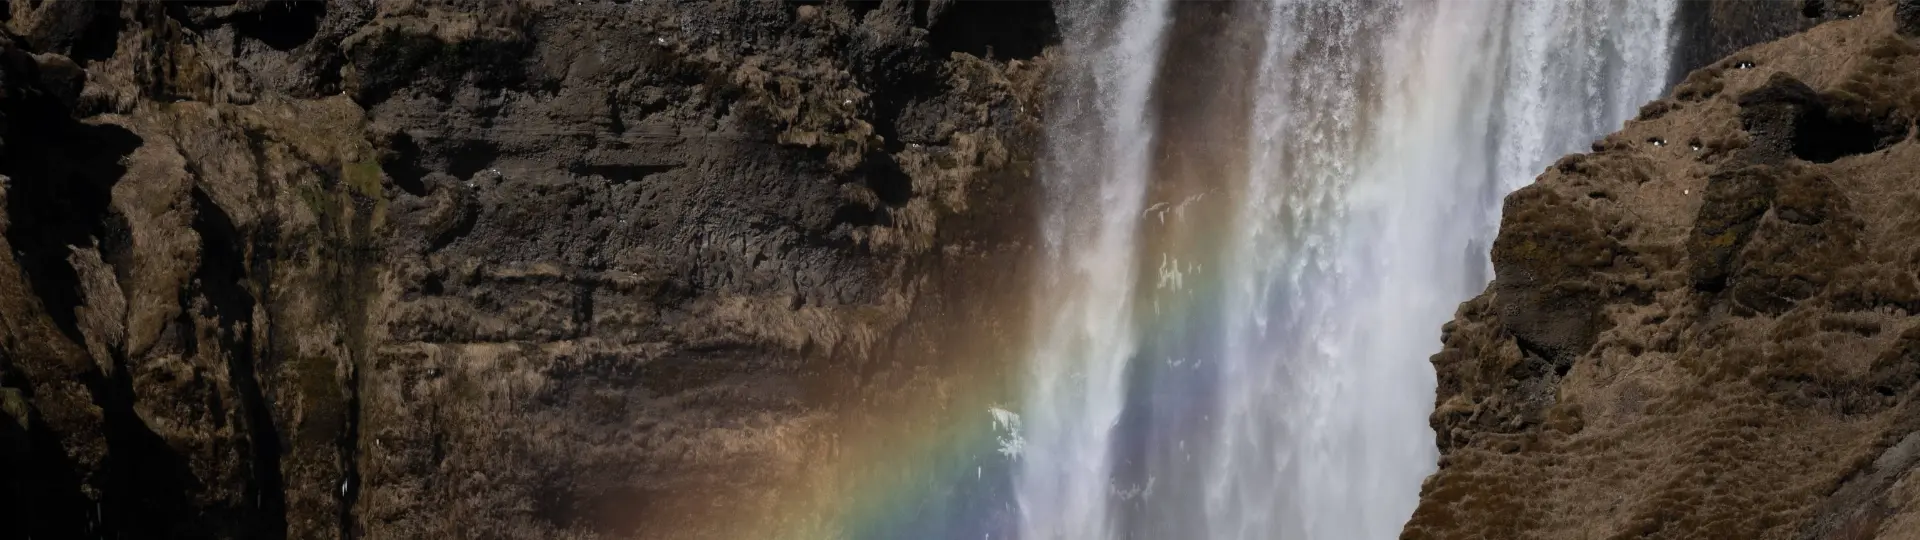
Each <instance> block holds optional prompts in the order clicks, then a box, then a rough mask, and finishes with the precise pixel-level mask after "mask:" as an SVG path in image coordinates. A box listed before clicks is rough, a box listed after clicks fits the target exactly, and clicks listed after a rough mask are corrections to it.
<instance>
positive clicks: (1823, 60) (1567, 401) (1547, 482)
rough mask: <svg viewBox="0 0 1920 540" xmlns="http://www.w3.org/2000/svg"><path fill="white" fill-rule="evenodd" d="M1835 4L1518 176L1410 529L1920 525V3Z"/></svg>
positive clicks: (1546, 533) (1468, 311) (1464, 323)
mask: <svg viewBox="0 0 1920 540" xmlns="http://www.w3.org/2000/svg"><path fill="white" fill-rule="evenodd" d="M1753 4H1756V5H1758V4H1763V3H1753ZM1764 4H1772V3H1764ZM1841 4H1842V3H1840V2H1808V3H1806V5H1807V6H1810V7H1808V8H1807V9H1808V10H1813V9H1815V7H1818V8H1819V9H1822V10H1827V11H1823V12H1822V13H1825V14H1833V13H1839V14H1840V16H1838V17H1827V18H1825V19H1824V20H1825V22H1823V23H1821V24H1819V25H1818V26H1815V27H1813V28H1811V29H1809V30H1807V31H1805V32H1802V33H1799V34H1795V35H1792V36H1789V37H1786V38H1783V39H1780V40H1779V41H1775V42H1771V43H1766V44H1761V45H1757V46H1753V47H1749V48H1746V49H1743V50H1740V51H1738V52H1735V53H1733V54H1732V55H1730V56H1728V57H1726V58H1724V59H1722V60H1720V61H1718V62H1715V63H1713V64H1712V65H1709V66H1706V67H1703V68H1701V69H1698V70H1695V71H1693V72H1692V73H1691V74H1690V75H1688V76H1687V77H1686V78H1685V80H1684V81H1683V82H1681V83H1680V84H1679V85H1678V86H1677V87H1676V88H1675V89H1674V90H1673V92H1672V93H1671V94H1670V95H1669V96H1668V97H1667V98H1665V99H1662V100H1659V101H1656V102H1654V103H1651V104H1649V105H1647V106H1646V107H1645V108H1643V109H1642V110H1641V114H1640V116H1639V118H1637V119H1635V120H1632V121H1629V122H1628V123H1627V125H1626V126H1625V128H1624V129H1622V130H1621V131H1620V132H1618V133H1615V134H1613V135H1611V136H1608V137H1607V138H1605V139H1604V140H1602V141H1599V142H1597V143H1595V144H1594V146H1593V151H1592V152H1591V153H1586V154H1579V155H1572V156H1567V157H1565V158H1563V159H1561V160H1559V161H1558V162H1557V163H1555V164H1554V165H1553V166H1552V167H1551V168H1549V169H1548V170H1547V171H1546V172H1545V173H1544V174H1542V175H1541V176H1540V177H1539V178H1538V179H1537V180H1536V181H1535V183H1534V184H1533V185H1530V186H1528V187H1526V188H1523V189H1521V190H1519V191H1517V192H1515V193H1514V194H1512V195H1510V196H1509V197H1508V198H1507V201H1506V208H1505V213H1504V216H1503V219H1502V223H1501V233H1500V236H1499V240H1498V241H1497V242H1496V244H1495V246H1494V248H1493V260H1494V265H1495V269H1496V274H1497V277H1496V279H1495V280H1494V282H1493V284H1492V285H1491V286H1490V287H1489V288H1488V290H1487V291H1486V292H1485V293H1484V294H1482V295H1481V296H1479V297H1478V298H1475V299H1473V300H1471V301H1468V302H1466V303H1465V304H1463V305H1462V306H1461V307H1460V310H1459V312H1458V314H1457V315H1456V319H1455V320H1454V321H1453V322H1452V323H1449V324H1448V325H1447V327H1446V328H1445V330H1444V334H1443V337H1442V341H1443V343H1444V349H1443V350H1442V352H1440V353H1439V354H1436V355H1434V356H1433V359H1432V360H1433V365H1434V368H1435V369H1436V370H1437V372H1438V375H1439V382H1440V388H1439V392H1438V403H1437V409H1436V411H1435V412H1434V414H1433V416H1432V424H1433V427H1434V429H1435V430H1436V432H1437V434H1438V437H1439V440H1438V443H1439V446H1440V448H1441V451H1442V462H1441V468H1440V471H1439V472H1438V473H1437V474H1435V475H1434V476H1433V477H1432V478H1430V479H1429V480H1428V481H1427V483H1426V485H1425V487H1424V488H1423V493H1422V498H1421V504H1420V507H1419V509H1418V510H1417V511H1416V512H1415V514H1414V516H1413V518H1412V520H1411V521H1410V523H1409V524H1408V526H1407V528H1406V530H1405V533H1404V534H1403V536H1402V537H1403V538H1409V539H1429V538H1433V539H1438V538H1460V539H1467V538H1781V539H1855V538H1887V539H1894V538H1920V474H1916V473H1915V471H1916V470H1920V468H1916V464H1920V453H1916V448H1920V384H1917V383H1920V354H1917V352H1920V348H1916V343H1920V275H1916V273H1917V272H1920V213H1916V212H1915V210H1914V209H1915V208H1916V207H1920V182H1916V181H1915V176H1914V174H1915V171H1916V170H1920V141H1916V140H1915V138H1914V120H1915V119H1916V118H1920V37H1916V36H1915V34H1914V32H1913V31H1912V30H1911V28H1914V27H1915V25H1916V23H1920V9H1917V8H1916V7H1915V3H1913V2H1907V1H1900V2H1878V3H1875V2H1861V3H1859V4H1857V5H1856V4H1846V5H1845V6H1841ZM1841 7H1845V9H1846V10H1848V11H1844V12H1837V11H1833V10H1836V9H1840V8H1841Z"/></svg>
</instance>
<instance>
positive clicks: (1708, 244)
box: [1687, 166, 1779, 292]
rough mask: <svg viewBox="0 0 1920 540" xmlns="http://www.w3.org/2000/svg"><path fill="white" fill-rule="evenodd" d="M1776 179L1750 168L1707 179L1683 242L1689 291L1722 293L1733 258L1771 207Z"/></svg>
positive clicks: (1768, 169)
mask: <svg viewBox="0 0 1920 540" xmlns="http://www.w3.org/2000/svg"><path fill="white" fill-rule="evenodd" d="M1778 176H1779V173H1778V171H1777V170H1776V169H1775V168H1773V167H1767V166H1755V167H1746V168H1742V169H1738V170H1733V171H1723V172H1719V173H1715V174H1713V175H1712V176H1710V177H1708V178H1707V188H1706V193H1705V194H1704V196H1703V197H1702V199H1701V201H1700V210H1699V213H1698V214H1696V217H1695V218H1694V223H1693V232H1692V233H1691V234H1689V235H1688V237H1687V257H1688V260H1689V261H1691V264H1692V266H1691V268H1690V269H1689V273H1690V275H1691V277H1692V280H1693V286H1694V288H1696V289H1699V290H1702V291H1707V292H1718V291H1720V290H1721V289H1724V288H1726V284H1727V279H1728V277H1729V276H1730V275H1731V274H1732V272H1733V261H1734V257H1735V256H1736V255H1738V254H1739V253H1740V249H1741V248H1744V247H1746V244H1747V241H1748V240H1749V239H1750V238H1751V237H1752V235H1753V231H1754V229H1755V228H1758V227H1759V226H1760V218H1761V217H1762V216H1764V215H1766V212H1767V209H1769V208H1772V207H1773V201H1774V197H1775V192H1776V185H1777V183H1778Z"/></svg>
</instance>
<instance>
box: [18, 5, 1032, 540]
mask: <svg viewBox="0 0 1920 540" xmlns="http://www.w3.org/2000/svg"><path fill="white" fill-rule="evenodd" d="M4 7H5V10H4V11H0V18H4V19H5V28H4V31H5V33H6V36H5V38H6V39H5V40H0V42H4V43H0V113H4V115H5V122H4V128H5V133H4V150H0V152H3V153H0V175H3V176H4V181H3V182H0V185H3V186H4V190H0V193H4V200H5V206H4V208H5V213H4V216H5V219H3V220H0V229H4V237H3V238H4V243H5V249H4V251H5V252H8V253H11V254H12V257H10V258H5V259H0V410H4V411H5V413H6V414H5V415H4V417H0V420H5V421H0V509H5V512H4V514H5V515H6V516H7V518H6V519H5V520H4V521H5V522H6V524H5V525H4V526H0V527H4V528H5V529H7V531H8V532H7V534H6V535H5V536H7V537H9V538H12V537H19V536H15V535H16V534H19V533H24V535H23V536H26V537H32V538H81V537H86V538H94V537H113V538H123V537H184V538H361V537H364V538H557V537H565V538H589V537H676V538H691V537H732V536H729V535H728V533H726V532H724V531H722V530H720V529H717V528H715V527H718V526H719V525H722V524H727V523H729V522H737V521H738V518H737V517H735V516H740V515H753V514H755V513H756V512H766V511H767V510H766V509H767V508H769V507H771V506H772V505H774V504H775V503H777V502H779V501H778V500H777V499H779V498H780V497H781V496H782V493H780V492H779V491H778V490H771V489H768V486H774V485H781V484H782V483H784V482H786V481H787V480H788V479H789V478H792V477H796V476H800V475H802V474H803V473H804V472H806V468H807V465H808V461H809V459H810V458H811V457H816V456H820V455H826V454H829V453H831V452H833V451H834V448H835V445H836V444H837V441H838V440H839V438H840V436H841V434H842V433H843V432H846V431H847V430H850V429H854V426H858V425H860V420H859V419H860V418H861V417H862V415H863V414H867V411H871V410H877V409H884V408H886V407H888V406H890V405H891V404H895V403H897V402H898V401H900V400H904V399H908V398H912V399H916V400H923V401H924V400H927V399H932V398H928V397H926V396H929V395H933V394H934V392H933V391H932V388H933V386H934V385H936V384H940V383H941V382H942V381H941V378H940V376H939V375H938V369H937V366H940V365H943V363H944V362H946V361H947V359H948V358H949V356H950V355H957V354H963V353H977V352H980V351H979V349H980V348H989V347H992V346H993V344H994V343H995V342H996V340H1007V339H1012V338H1011V337H1010V336H1005V335H1001V336H1000V337H997V338H996V337H994V335H995V334H993V332H994V331H991V329H990V327H991V326H993V325H994V324H995V323H994V321H995V317H1002V316H1005V314H1002V313H998V312H995V313H987V312H985V311H984V308H983V307H982V306H984V305H986V304H985V302H987V300H988V299H991V298H994V297H995V296H996V294H995V293H994V291H997V290H1006V289H1008V288H1010V287H1012V286H1013V285H1015V284H1019V283H1023V281H1022V280H1021V279H1020V272H1021V271H1020V267H1021V261H1023V260H1024V259H1025V257H1024V256H1021V255H1020V254H1021V253H1022V252H1023V251H1024V250H1025V249H1026V248H1025V244H1024V235H1026V234H1027V232H1028V230H1029V229H1031V227H1030V226H1027V225H1025V223H1027V220H1029V219H1030V218H1029V213H1030V212H1029V210H1028V208H1027V206H1028V205H1029V201H1030V199H1031V198H1032V197H1031V196H1030V195H1029V194H1028V190H1029V187H1030V186H1031V185H1032V182H1031V176H1032V173H1031V170H1032V161H1033V159H1034V156H1033V149H1034V148H1036V147H1037V146H1038V145H1037V144H1036V143H1035V138H1036V137H1037V133H1038V131H1039V129H1040V124H1039V122H1040V120H1039V119H1040V117H1041V113H1042V110H1043V107H1044V104H1043V103H1041V101H1040V99H1041V97H1042V94H1043V93H1042V92H1041V82H1040V81H1041V80H1042V79H1043V78H1044V76H1045V73H1046V66H1047V65H1048V60H1047V57H1046V55H1045V52H1044V47H1045V46H1046V45H1047V44H1048V43H1050V42H1051V41H1052V40H1053V37H1052V33H1053V32H1054V29H1053V21H1052V14H1051V11H1050V9H1049V6H1048V5H1047V4H1045V3H1023V4H1019V5H1018V6H1017V7H1014V8H1012V9H1015V10H1018V11H1021V13H1018V15H1019V18H1018V20H1019V21H1022V22H1021V23H1020V24H1014V25H1006V24H999V23H994V22H993V21H995V20H998V19H996V18H995V17H996V16H997V15H998V12H996V13H986V12H983V11H982V10H981V9H980V7H979V6H978V5H976V4H971V3H969V4H960V3H953V2H899V1H886V2H861V3H851V4H850V3H843V2H827V3H812V2H796V3H779V2H734V1H723V0H715V1H688V2H652V1H648V2H641V1H632V2H629V1H598V2H571V1H568V2H556V1H535V0H530V1H515V2H495V1H484V2H483V1H461V0H448V1H432V0H421V1H399V2H377V3H376V2H361V1H340V2H277V1H273V2H270V1H257V0H241V1H215V2H43V1H39V0H15V1H13V2H10V3H8V4H6V5H4ZM960 291H965V292H967V293H968V294H960V293H959V292H960ZM956 321H964V322H966V324H960V323H958V322H956ZM983 328H985V329H988V330H982V329H983ZM963 334H964V335H966V336H968V337H969V339H967V340H961V339H959V338H957V337H955V336H958V335H963ZM1002 334H1004V332H1002ZM953 342H963V343H967V345H947V346H940V345H938V344H940V343H953ZM976 343H977V345H975V344H976ZM970 412H974V413H977V411H970ZM786 496H787V497H792V496H793V495H792V494H790V493H789V494H786Z"/></svg>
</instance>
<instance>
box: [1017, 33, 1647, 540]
mask: <svg viewBox="0 0 1920 540" xmlns="http://www.w3.org/2000/svg"><path fill="white" fill-rule="evenodd" d="M1676 2H1677V0H1656V1H1649V2H1626V1H1590V2H1565V1H1559V0H1536V1H1526V0H1521V1H1514V2H1493V1H1458V2H1441V1H1433V0H1404V1H1402V2H1398V3H1390V2H1368V1H1358V0H1353V1H1346V0H1337V1H1336V0H1322V1H1298V2H1288V1H1281V2H1275V3H1269V4H1256V3H1169V2H1167V1H1165V0H1127V1H1125V2H1117V1H1116V2H1101V1H1079V2H1065V3H1062V4H1061V5H1060V8H1059V10H1060V17H1061V19H1062V29H1063V40H1064V48H1065V53H1066V54H1065V55H1064V63H1063V64H1062V65H1059V66H1057V67H1056V70H1057V71H1056V75H1055V77H1056V79H1055V80H1056V92H1057V93H1056V96H1055V101H1054V108H1052V109H1050V110H1049V115H1050V116H1049V122H1050V125H1049V126H1048V139H1049V140H1048V143H1047V144H1048V146H1047V148H1046V152H1047V162H1046V164H1045V166H1044V167H1043V169H1042V171H1041V174H1042V176H1043V179H1044V181H1045V183H1046V187H1047V190H1046V193H1047V197H1048V200H1047V205H1046V210H1045V211H1046V216H1045V219H1044V220H1043V231H1042V232H1043V238H1044V239H1045V246H1044V247H1045V249H1044V250H1042V251H1043V255H1042V256H1043V257H1045V260H1044V261H1042V264H1041V267H1042V268H1043V269H1044V272H1043V273H1044V274H1045V275H1044V276H1043V277H1042V278H1041V279H1043V280H1044V281H1043V282H1041V283H1040V284H1039V286H1038V287H1036V290H1037V291H1038V293H1037V294H1036V295H1035V298H1034V301H1035V306H1034V307H1035V312H1036V313H1037V315H1036V317H1035V324H1036V325H1037V326H1036V328H1035V334H1036V336H1037V337H1036V342H1035V344H1034V345H1033V347H1032V349H1031V351H1030V354H1029V357H1028V360H1027V362H1028V364H1027V368H1028V372H1027V377H1028V378H1027V380H1026V381H1025V389H1024V391H1025V396H1024V399H1023V401H1022V402H1021V403H1019V404H1018V406H1017V408H1018V409H1019V410H1018V411H1017V412H1018V413H1020V414H1021V415H1022V416H1023V418H1024V419H1025V422H1024V423H1023V424H1022V428H1021V433H1020V436H1021V438H1022V439H1023V441H1022V442H1023V445H1022V446H1021V450H1022V453H1021V455H1020V457H1019V460H1018V463H1017V464H1016V470H1015V471H1014V477H1015V482H1014V490H1015V492H1016V493H1015V498H1016V499H1017V502H1018V505H1019V509H1020V515H1021V523H1020V526H1019V527H1018V528H1019V531H1020V533H1021V535H1022V536H1023V537H1024V538H1027V539H1029V540H1054V539H1063V540H1083V539H1120V538H1137V539H1157V538H1213V539H1271V538H1282V539H1295V538H1298V539H1334V540H1348V539H1377V538H1393V537H1396V536H1398V534H1399V530H1400V527H1401V526H1402V524H1403V523H1404V522H1405V521H1406V519H1407V517H1408V516H1409V515H1410V514H1411V513H1412V511H1413V508H1414V506H1415V505H1416V503H1417V502H1418V493H1419V487H1420V483H1421V481H1422V479H1424V478H1425V477H1426V476H1427V475H1428V474H1431V473H1432V471H1433V469H1434V467H1435V461H1436V459H1437V455H1436V452H1435V448H1434V434H1433V432H1432V430H1431V428H1430V427H1428V424H1427V415H1428V413H1429V412H1430V411H1431V410H1432V408H1433V406H1434V403H1433V398H1434V376H1433V371H1432V368H1431V366H1430V365H1428V363H1427V357H1428V355H1430V354H1432V353H1434V352H1436V351H1437V350H1438V349H1439V340H1438V337H1439V328H1440V326H1441V324H1442V323H1444V322H1445V321H1446V320H1447V319H1448V318H1449V317H1450V316H1451V315H1452V313H1453V309H1454V307H1455V306H1456V305H1457V304H1458V303H1459V302H1460V301H1462V300H1465V299H1467V298H1469V297H1470V296H1472V295H1474V294H1476V293H1478V292H1480V290H1481V289H1482V288H1484V287H1485V285H1486V283H1487V281H1488V280H1489V279H1491V277H1492V276H1491V265H1490V264H1489V263H1488V261H1487V249H1488V247H1489V246H1490V245H1491V243H1492V239H1493V235H1494V233H1495V231H1496V227H1497V224H1498V220H1499V215H1498V213H1499V207H1500V201H1501V198H1502V197H1503V196H1504V195H1505V194H1506V193H1508V192H1510V191H1512V190H1514V189H1516V188H1519V187H1521V186H1523V185H1526V184H1527V183H1528V182H1531V181H1532V178H1533V177H1534V176H1535V175H1537V174H1538V173H1539V172H1540V171H1541V170H1542V169H1544V168H1545V167H1546V166H1547V165H1548V164H1549V163H1551V162H1552V161H1553V160H1554V159H1556V158H1558V157H1559V156H1560V155H1562V154H1565V153H1569V152H1575V151H1580V150H1582V149H1583V147H1584V146H1585V145H1586V144H1587V143H1588V142H1589V141H1591V140H1593V139H1595V138H1597V137H1599V136H1601V135H1604V134H1605V133H1607V132H1609V131H1612V130H1614V129H1617V128H1618V127H1619V126H1620V125H1621V123H1622V122H1624V121H1625V120H1627V119H1628V118H1630V117H1631V116H1632V114H1633V112H1634V111H1635V110H1636V109H1637V107H1638V105H1639V104H1640V103H1642V102H1645V101H1647V100H1650V99H1653V98H1655V97H1657V96H1658V95H1659V93H1660V92H1662V91H1663V90H1664V85H1665V82H1666V79H1667V77H1666V75H1667V66H1668V64H1669V62H1668V56H1669V54H1670V49H1671V42H1672V40H1671V39H1670V38H1669V29H1670V27H1671V26H1672V24H1671V23H1672V20H1673V14H1674V10H1675V7H1676V6H1675V3H1676ZM1195 29H1202V30H1195ZM1195 92H1203V93H1200V94H1196V93H1195ZM1195 96H1205V97H1204V98H1203V99H1202V98H1196V97H1195Z"/></svg>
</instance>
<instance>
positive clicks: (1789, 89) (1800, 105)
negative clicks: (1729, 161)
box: [1739, 73, 1909, 163]
mask: <svg viewBox="0 0 1920 540" xmlns="http://www.w3.org/2000/svg"><path fill="white" fill-rule="evenodd" d="M1739 104H1740V122H1741V125H1742V127H1743V128H1744V129H1746V130H1747V132H1748V133H1749V134H1751V135H1752V136H1753V138H1754V144H1753V145H1752V148H1754V149H1755V150H1758V151H1759V152H1760V153H1759V154H1756V155H1754V157H1752V158H1751V159H1753V160H1756V161H1761V162H1766V161H1772V160H1777V159H1781V158H1784V157H1785V154H1791V155H1792V156H1794V157H1797V158H1800V159H1803V160H1807V161H1811V162H1814V163H1831V162H1833V161H1835V160H1838V159H1840V158H1843V157H1847V156H1854V155H1860V154H1868V153H1872V152H1877V151H1879V150H1881V149H1883V148H1886V147H1888V146H1892V145H1893V144H1894V143H1896V142H1899V141H1900V140H1901V139H1904V138H1906V135H1907V131H1908V124H1909V122H1908V121H1907V119H1906V118H1902V117H1900V116H1899V115H1897V114H1895V113H1883V114H1881V115H1878V116H1876V115H1873V114H1872V113H1870V112H1868V110H1867V107H1865V106H1864V105H1862V104H1859V103H1855V102H1852V101H1850V100H1846V99H1843V98H1838V97H1834V96H1830V95H1826V94H1821V93H1818V92H1815V91H1814V90H1813V89H1812V88H1811V87H1808V86H1807V85H1806V83H1802V82H1800V81H1799V80H1797V79H1794V78H1793V77H1791V76H1788V75H1786V74H1784V73H1775V74H1774V75H1773V76H1772V77H1771V78H1769V79H1767V84H1766V85H1764V86H1761V87H1760V88H1757V89H1754V90H1753V91H1751V92H1747V93H1745V94H1742V95H1741V96H1740V99H1739Z"/></svg>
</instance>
